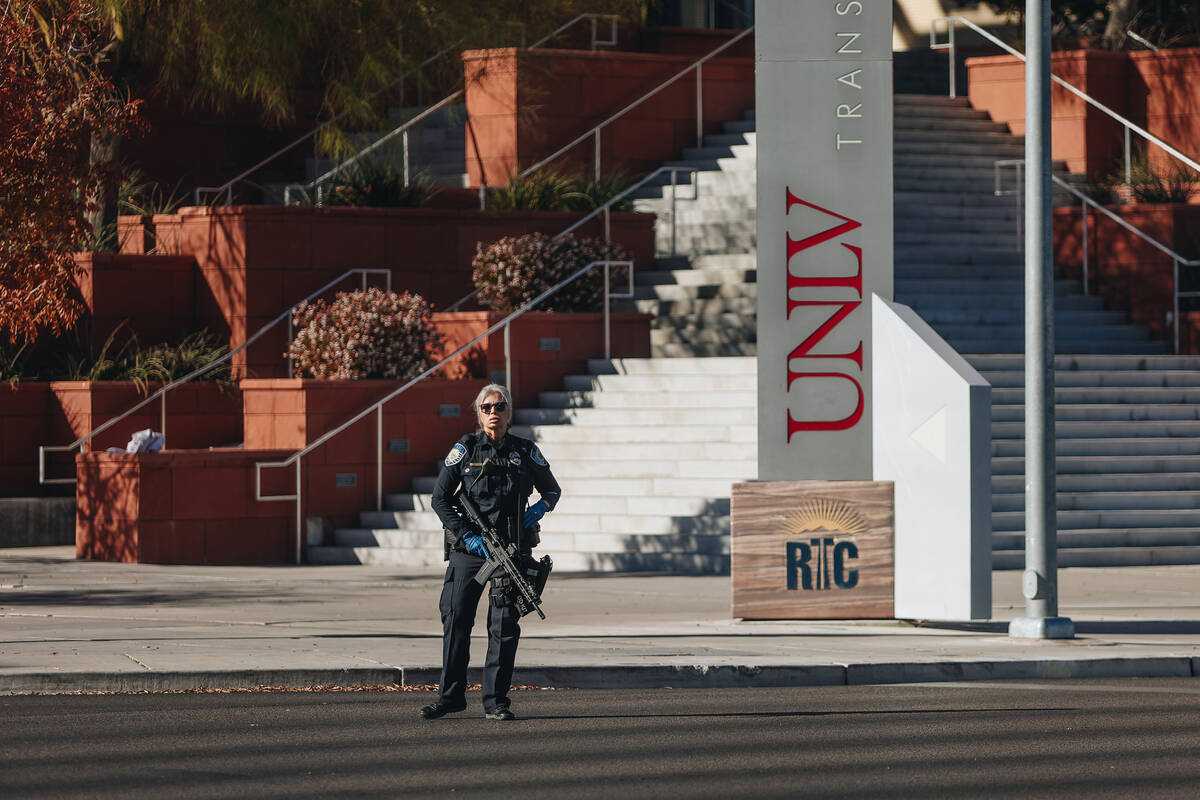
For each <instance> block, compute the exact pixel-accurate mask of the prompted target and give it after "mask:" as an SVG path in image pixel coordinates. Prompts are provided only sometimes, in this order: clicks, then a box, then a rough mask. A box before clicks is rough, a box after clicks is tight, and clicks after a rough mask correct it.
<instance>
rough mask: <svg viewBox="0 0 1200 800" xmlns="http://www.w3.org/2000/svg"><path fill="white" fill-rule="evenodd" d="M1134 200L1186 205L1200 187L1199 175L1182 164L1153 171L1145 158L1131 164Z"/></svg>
mask: <svg viewBox="0 0 1200 800" xmlns="http://www.w3.org/2000/svg"><path fill="white" fill-rule="evenodd" d="M1130 178H1131V180H1132V182H1133V185H1132V187H1131V188H1132V192H1133V197H1134V199H1136V200H1138V201H1139V202H1142V203H1186V202H1187V201H1188V200H1189V199H1190V198H1191V196H1192V195H1193V194H1195V192H1196V188H1197V186H1200V175H1197V174H1196V172H1195V171H1194V170H1192V169H1190V168H1188V167H1186V166H1184V165H1183V164H1178V163H1176V164H1172V165H1171V166H1169V167H1165V168H1160V169H1155V168H1154V167H1153V166H1152V165H1151V164H1150V162H1149V160H1148V159H1146V158H1144V157H1143V158H1140V159H1138V160H1136V161H1134V162H1133V169H1132V175H1131V176H1130Z"/></svg>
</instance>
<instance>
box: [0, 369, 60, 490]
mask: <svg viewBox="0 0 1200 800" xmlns="http://www.w3.org/2000/svg"><path fill="white" fill-rule="evenodd" d="M55 405H56V403H55V401H54V394H53V393H52V392H51V391H50V384H49V383H42V382H36V383H34V382H30V383H18V384H15V385H13V384H8V383H0V497H34V496H40V495H46V494H53V493H55V492H53V491H49V490H48V487H44V486H42V485H40V484H39V483H38V475H37V454H38V447H40V446H42V445H48V444H65V442H53V441H51V439H50V417H51V410H52V408H53V407H54V406H55ZM69 475H70V473H69V472H67V473H66V475H64V477H69Z"/></svg>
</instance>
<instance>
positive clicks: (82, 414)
mask: <svg viewBox="0 0 1200 800" xmlns="http://www.w3.org/2000/svg"><path fill="white" fill-rule="evenodd" d="M160 386H161V384H150V385H149V386H148V387H147V388H146V392H142V391H139V390H138V387H137V386H136V385H135V384H133V383H130V382H127V381H54V382H53V383H51V384H50V391H51V392H52V393H53V395H54V397H55V400H56V402H57V408H54V409H52V411H51V413H52V421H51V427H50V435H51V437H52V438H53V439H54V441H53V442H50V443H51V444H68V443H70V442H72V441H74V440H75V439H78V438H79V437H80V436H83V435H84V434H86V433H88V432H90V431H91V430H93V429H94V428H96V427H97V426H99V425H102V424H104V423H105V422H108V421H109V420H110V419H112V418H113V417H115V416H117V415H119V414H121V413H123V412H125V411H127V410H128V409H129V408H130V407H131V406H134V405H136V404H137V403H138V402H139V401H141V400H142V399H143V398H144V397H145V396H146V393H147V392H154V391H157V390H158V388H159V387H160ZM160 403H161V400H154V401H152V402H150V403H148V404H146V405H145V406H143V407H142V408H140V409H138V410H137V411H135V412H134V413H133V414H130V415H129V416H128V417H126V418H125V419H123V420H121V421H120V422H118V423H117V424H116V425H114V426H112V427H111V428H109V429H108V430H106V431H104V432H103V433H101V434H99V435H98V436H96V437H95V438H93V439H92V440H91V441H90V442H89V447H88V448H87V449H88V450H104V449H106V448H109V447H121V448H124V447H125V445H126V443H127V442H128V441H129V438H130V436H132V435H133V433H134V432H135V431H139V430H143V429H145V428H151V429H153V430H155V431H160V430H161V428H162V422H161V414H160V409H161V405H160ZM166 436H167V446H168V447H169V448H170V449H173V450H182V449H188V448H196V447H214V446H217V445H222V444H231V443H236V442H239V441H241V439H242V398H241V393H240V392H239V391H238V390H237V389H236V388H235V387H232V386H220V385H218V384H214V383H203V382H199V381H193V382H191V383H185V384H182V385H180V386H177V387H175V388H174V389H172V390H171V391H170V392H168V393H167V429H166Z"/></svg>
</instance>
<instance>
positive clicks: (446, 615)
mask: <svg viewBox="0 0 1200 800" xmlns="http://www.w3.org/2000/svg"><path fill="white" fill-rule="evenodd" d="M483 563H484V561H483V559H482V558H480V557H479V556H474V555H471V554H469V553H458V552H452V553H450V565H449V566H448V567H446V582H445V584H444V585H443V586H442V599H441V602H440V603H439V608H440V609H441V612H442V680H441V684H440V685H439V690H438V699H439V700H440V701H441V702H443V703H447V704H449V705H462V703H463V702H464V700H465V693H466V691H467V663H468V662H469V661H470V658H471V627H472V626H473V625H474V624H475V613H476V610H477V609H478V608H479V598H480V597H481V596H482V595H483V589H484V587H483V586H481V585H480V584H479V583H478V582H477V581H476V580H475V573H476V572H478V571H479V568H480V567H481V566H483ZM495 574H497V575H503V574H504V571H503V569H500V570H497V571H496V573H495ZM520 619H521V615H520V614H519V613H517V608H516V606H504V607H501V608H497V607H496V606H493V605H492V604H491V603H490V602H489V603H488V648H487V658H486V659H485V661H484V664H483V710H484V711H491V710H492V709H494V708H497V707H499V706H507V705H508V689H509V686H510V684H511V683H512V672H513V663H514V662H515V661H516V659H517V642H518V641H520V639H521V625H520Z"/></svg>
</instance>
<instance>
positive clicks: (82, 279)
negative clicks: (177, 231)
mask: <svg viewBox="0 0 1200 800" xmlns="http://www.w3.org/2000/svg"><path fill="white" fill-rule="evenodd" d="M133 219H139V218H136V217H135V218H133ZM75 263H76V264H77V265H78V266H79V272H78V274H77V276H76V282H77V284H78V286H79V291H80V294H81V296H82V298H83V302H84V304H85V305H86V306H87V309H88V313H89V315H90V317H91V326H92V331H91V335H92V343H93V347H94V348H95V349H96V350H97V351H99V349H100V347H102V346H103V344H104V342H105V341H106V340H107V339H108V336H109V334H111V333H112V332H113V331H114V330H116V329H117V327H118V326H119V325H121V323H125V328H124V332H125V333H133V334H135V335H136V336H137V338H138V342H139V343H140V344H141V345H142V346H143V347H144V346H146V345H152V344H157V343H159V342H164V341H169V340H175V339H179V338H181V337H183V336H186V335H187V334H189V333H191V332H192V331H195V330H197V329H198V328H200V327H201V322H200V320H199V318H198V316H197V313H196V286H195V283H196V259H194V258H193V257H192V256H146V255H134V254H129V253H121V254H104V255H101V254H93V253H77V254H76V255H75Z"/></svg>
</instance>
